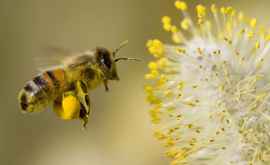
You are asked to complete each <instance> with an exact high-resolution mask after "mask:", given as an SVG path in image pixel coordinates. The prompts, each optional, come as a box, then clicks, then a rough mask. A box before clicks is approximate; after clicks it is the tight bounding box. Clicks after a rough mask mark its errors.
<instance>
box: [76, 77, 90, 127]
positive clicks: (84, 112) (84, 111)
mask: <svg viewBox="0 0 270 165" xmlns="http://www.w3.org/2000/svg"><path fill="white" fill-rule="evenodd" d="M75 89H76V94H77V98H78V99H79V101H80V104H81V109H80V114H79V118H80V119H81V120H82V121H83V127H84V128H85V127H86V125H87V123H88V118H89V115H90V113H91V105H90V98H89V94H88V88H87V85H86V83H85V82H83V81H81V80H80V81H77V82H76V84H75Z"/></svg>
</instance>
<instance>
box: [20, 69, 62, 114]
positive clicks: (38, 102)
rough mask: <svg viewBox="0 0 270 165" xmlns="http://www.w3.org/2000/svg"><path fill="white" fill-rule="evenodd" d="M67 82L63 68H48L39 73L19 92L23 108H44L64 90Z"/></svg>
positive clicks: (31, 109) (29, 110) (33, 109)
mask: <svg viewBox="0 0 270 165" xmlns="http://www.w3.org/2000/svg"><path fill="white" fill-rule="evenodd" d="M65 82H66V81H65V71H64V70H63V69H54V70H48V71H45V72H43V73H42V74H39V75H37V76H36V77H34V78H33V80H31V81H28V82H27V83H26V85H25V87H24V88H23V89H22V90H21V91H20V93H19V102H20V106H21V109H22V110H23V111H24V112H33V111H42V110H44V109H45V108H47V107H48V106H49V105H50V103H51V101H52V100H53V99H55V97H57V94H58V93H60V92H61V91H63V90H64V88H65V86H66V84H65Z"/></svg>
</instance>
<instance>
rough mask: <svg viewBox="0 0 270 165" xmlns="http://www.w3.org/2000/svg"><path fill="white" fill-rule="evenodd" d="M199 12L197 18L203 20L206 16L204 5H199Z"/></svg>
mask: <svg viewBox="0 0 270 165" xmlns="http://www.w3.org/2000/svg"><path fill="white" fill-rule="evenodd" d="M196 10H197V16H198V18H203V17H205V15H206V8H205V7H204V6H203V5H197V6H196Z"/></svg>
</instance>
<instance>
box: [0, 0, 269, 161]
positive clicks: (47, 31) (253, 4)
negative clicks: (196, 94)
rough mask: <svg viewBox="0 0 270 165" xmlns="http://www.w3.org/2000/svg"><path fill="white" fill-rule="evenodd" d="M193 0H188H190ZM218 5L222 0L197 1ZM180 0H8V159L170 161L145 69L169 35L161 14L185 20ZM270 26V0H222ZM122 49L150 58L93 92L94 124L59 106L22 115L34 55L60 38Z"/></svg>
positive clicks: (2, 34)
mask: <svg viewBox="0 0 270 165" xmlns="http://www.w3.org/2000/svg"><path fill="white" fill-rule="evenodd" d="M187 1H188V0H187ZM189 1H190V2H188V3H189V4H194V3H196V4H197V3H203V4H210V3H212V2H216V1H214V0H211V1H207V0H204V1H203V0H200V1H199V0H197V1H196V0H189ZM173 2H174V1H172V0H102V1H101V0H58V1H54V0H0V20H1V22H0V50H1V54H0V63H1V65H0V74H1V82H0V89H1V95H0V97H1V99H0V104H1V115H0V130H1V132H0V164H1V165H18V164H20V165H48V164H51V165H53V164H57V165H74V164H78V165H86V164H93V165H105V164H106V165H107V164H110V165H122V164H128V165H149V164H154V165H164V164H168V162H169V161H168V159H166V158H165V157H164V154H163V153H164V150H163V148H162V146H161V145H160V144H159V142H157V141H156V140H155V139H154V138H153V137H152V131H151V123H150V120H149V117H148V113H147V109H148V105H147V103H146V102H145V99H144V93H143V84H144V80H143V75H144V73H145V72H146V71H147V67H146V65H147V61H149V60H150V59H151V57H150V56H149V55H148V53H147V52H146V50H145V42H146V41H147V39H151V38H156V37H158V38H161V39H163V40H165V41H169V35H167V34H166V33H165V32H163V30H162V29H161V26H160V17H161V16H163V15H170V16H173V17H174V18H175V21H176V19H177V14H176V13H177V12H176V10H175V9H174V7H173ZM218 4H232V5H233V6H234V7H236V8H237V9H241V10H243V11H244V12H245V13H248V15H249V16H256V17H258V18H259V22H262V23H263V24H265V25H269V23H268V20H269V18H270V15H269V13H267V12H268V10H269V8H270V2H269V1H268V0H253V1H251V0H250V1H247V0H241V1H233V0H223V1H220V0H218ZM127 39H128V40H129V45H128V46H127V47H126V48H124V49H123V50H121V52H120V53H119V56H127V57H137V58H142V59H144V61H143V62H141V63H135V62H129V63H128V62H122V63H119V64H118V71H119V75H120V78H121V81H120V82H111V83H110V84H109V86H110V89H111V90H110V92H108V93H107V92H105V91H104V88H103V86H101V87H100V88H98V89H97V90H95V91H91V100H92V104H93V109H94V112H93V115H92V116H91V118H90V123H89V125H88V129H87V130H86V131H82V130H81V125H80V122H79V121H70V122H66V121H61V120H59V119H58V118H57V117H56V116H55V114H54V113H53V112H51V111H46V112H43V113H38V114H32V115H22V114H21V113H20V112H19V108H18V103H17V93H18V91H19V89H20V88H21V87H22V86H23V85H24V83H25V82H26V81H27V80H29V79H31V78H32V77H33V75H35V74H36V73H37V71H36V68H35V65H34V64H33V61H34V60H33V59H34V58H35V57H36V56H38V55H39V54H41V53H42V50H43V49H42V48H44V47H46V46H49V45H54V46H59V47H64V48H68V49H72V50H85V49H91V48H94V47H95V46H97V45H99V46H105V47H108V48H111V49H113V48H115V47H117V46H118V45H119V43H120V42H122V41H124V40H127Z"/></svg>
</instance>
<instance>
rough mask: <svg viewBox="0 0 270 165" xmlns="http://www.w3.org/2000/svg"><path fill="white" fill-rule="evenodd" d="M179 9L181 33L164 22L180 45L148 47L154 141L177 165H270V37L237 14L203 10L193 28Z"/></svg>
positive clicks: (168, 20)
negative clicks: (181, 16) (164, 149)
mask: <svg viewBox="0 0 270 165" xmlns="http://www.w3.org/2000/svg"><path fill="white" fill-rule="evenodd" d="M175 6H176V8H177V9H178V10H180V11H181V12H182V13H183V19H182V21H181V22H180V28H178V27H177V26H175V25H173V23H172V20H171V18H170V17H168V16H165V17H163V18H162V23H163V28H164V30H165V31H168V32H170V33H171V35H172V40H173V41H174V44H164V43H163V42H161V41H160V40H158V39H154V40H149V41H148V42H147V48H148V50H149V52H150V53H151V54H152V55H153V56H154V57H155V60H153V61H151V62H150V63H149V65H148V66H149V69H150V72H149V73H148V74H146V75H145V78H146V79H148V80H151V81H150V83H149V84H148V85H146V86H145V91H146V93H147V100H148V102H149V103H150V104H151V110H150V116H151V120H152V123H153V126H154V132H155V133H154V135H155V137H156V138H158V139H159V140H161V141H162V142H163V143H164V145H165V146H166V148H167V152H166V154H167V155H168V156H169V157H171V158H172V159H173V161H172V164H189V165H198V164H200V165H215V164H219V165H227V164H234V165H247V164H250V165H251V164H252V165H267V164H270V134H269V132H270V110H269V108H270V104H269V102H270V100H269V97H270V93H269V90H270V88H269V87H270V86H269V85H270V71H269V65H268V63H269V60H270V58H269V57H270V56H269V55H268V54H269V53H270V52H269V48H270V42H269V40H270V33H269V32H268V31H266V30H265V28H264V27H262V26H259V25H257V21H256V19H254V18H251V19H248V18H246V17H244V15H243V13H242V12H238V11H236V10H235V9H233V8H232V7H220V8H219V7H216V6H215V5H214V4H213V5H211V6H210V7H209V8H207V7H205V6H203V5H197V6H196V14H197V19H196V21H192V19H191V17H190V16H189V14H188V12H187V10H188V6H187V4H186V3H185V2H183V1H179V0H178V1H176V2H175ZM185 34H188V36H190V37H185V36H186V35H185Z"/></svg>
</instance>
